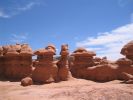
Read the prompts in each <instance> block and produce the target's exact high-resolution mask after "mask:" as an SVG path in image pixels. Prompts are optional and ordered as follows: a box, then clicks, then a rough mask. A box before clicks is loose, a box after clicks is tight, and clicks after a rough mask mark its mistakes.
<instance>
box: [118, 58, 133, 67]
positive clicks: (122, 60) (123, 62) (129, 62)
mask: <svg viewBox="0 0 133 100" xmlns="http://www.w3.org/2000/svg"><path fill="white" fill-rule="evenodd" d="M116 63H117V64H118V65H119V66H130V65H132V60H130V59H127V58H120V59H118V60H117V61H116Z"/></svg>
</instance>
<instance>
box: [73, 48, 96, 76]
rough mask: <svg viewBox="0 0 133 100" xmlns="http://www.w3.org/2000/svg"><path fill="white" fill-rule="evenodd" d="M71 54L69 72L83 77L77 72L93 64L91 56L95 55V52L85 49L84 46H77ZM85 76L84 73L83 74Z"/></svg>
mask: <svg viewBox="0 0 133 100" xmlns="http://www.w3.org/2000/svg"><path fill="white" fill-rule="evenodd" d="M71 56H74V61H73V65H72V66H71V72H72V75H73V76H74V77H77V76H78V78H83V77H82V76H84V75H85V73H83V74H84V75H82V76H81V75H80V73H78V72H82V71H83V70H86V71H87V68H88V67H92V66H94V65H95V63H94V61H93V56H96V53H95V52H93V51H87V50H86V49H84V48H78V49H77V50H75V51H74V52H73V53H72V55H71ZM85 77H86V75H85Z"/></svg>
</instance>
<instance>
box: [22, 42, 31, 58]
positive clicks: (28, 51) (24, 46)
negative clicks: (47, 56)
mask: <svg viewBox="0 0 133 100" xmlns="http://www.w3.org/2000/svg"><path fill="white" fill-rule="evenodd" d="M20 55H22V56H25V55H27V56H28V55H29V56H32V49H31V47H30V46H29V45H28V44H22V45H21V51H20Z"/></svg>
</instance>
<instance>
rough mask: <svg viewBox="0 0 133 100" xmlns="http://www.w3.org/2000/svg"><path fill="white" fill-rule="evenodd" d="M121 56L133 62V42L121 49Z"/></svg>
mask: <svg viewBox="0 0 133 100" xmlns="http://www.w3.org/2000/svg"><path fill="white" fill-rule="evenodd" d="M121 54H123V55H124V56H126V58H128V59H131V60H132V61H133V41H130V42H129V43H127V44H126V45H125V46H124V47H123V48H122V49H121Z"/></svg>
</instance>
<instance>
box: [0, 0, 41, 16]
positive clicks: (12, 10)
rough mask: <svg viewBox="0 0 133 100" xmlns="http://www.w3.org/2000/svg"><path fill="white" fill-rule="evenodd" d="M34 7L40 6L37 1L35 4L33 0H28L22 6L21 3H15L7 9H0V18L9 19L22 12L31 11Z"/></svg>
mask: <svg viewBox="0 0 133 100" xmlns="http://www.w3.org/2000/svg"><path fill="white" fill-rule="evenodd" d="M35 5H40V2H39V1H38V2H37V1H35V0H30V1H27V2H25V3H24V4H21V2H15V3H13V4H9V5H8V7H6V6H5V7H1V8H0V18H11V17H13V16H15V15H18V14H20V13H22V12H24V11H27V10H30V9H32V8H33V7H34V6H35ZM0 6H1V5H0ZM1 9H2V10H1Z"/></svg>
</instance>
